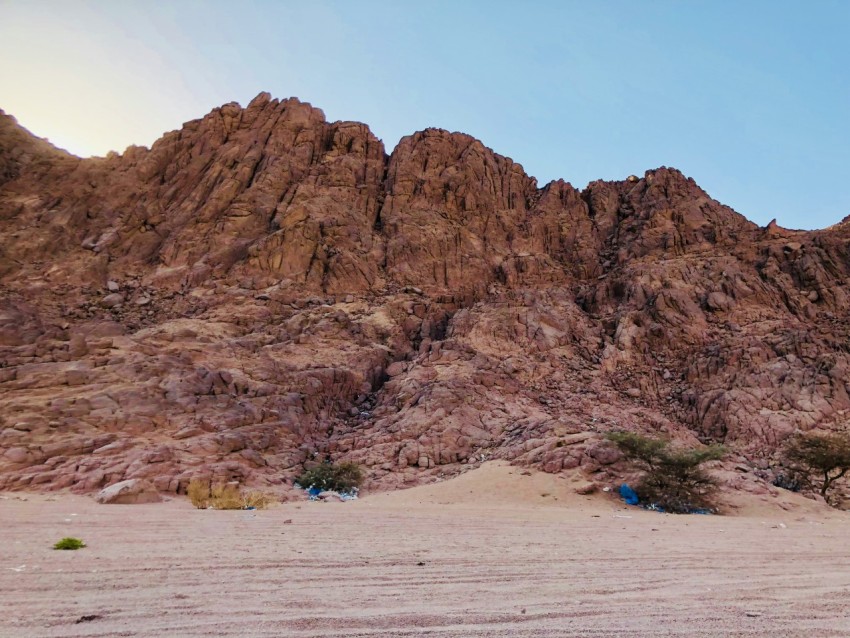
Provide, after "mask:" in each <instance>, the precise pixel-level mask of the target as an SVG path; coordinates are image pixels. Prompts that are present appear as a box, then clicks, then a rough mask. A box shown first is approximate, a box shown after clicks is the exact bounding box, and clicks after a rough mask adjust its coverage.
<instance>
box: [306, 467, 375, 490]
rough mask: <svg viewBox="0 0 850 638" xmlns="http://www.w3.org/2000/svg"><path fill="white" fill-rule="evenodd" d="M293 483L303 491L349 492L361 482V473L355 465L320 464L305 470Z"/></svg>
mask: <svg viewBox="0 0 850 638" xmlns="http://www.w3.org/2000/svg"><path fill="white" fill-rule="evenodd" d="M295 482H296V483H298V484H299V485H300V486H301V487H303V488H304V489H309V488H311V487H315V488H318V489H320V490H332V491H334V492H350V491H351V490H352V489H354V488H355V487H359V486H360V483H362V482H363V471H362V470H361V469H360V466H359V465H357V464H356V463H339V464H338V465H337V464H334V463H322V464H320V465H316V466H315V467H312V468H310V469H308V470H305V471H304V473H303V474H302V475H301V476H299V477H298V478H297V479H296V480H295Z"/></svg>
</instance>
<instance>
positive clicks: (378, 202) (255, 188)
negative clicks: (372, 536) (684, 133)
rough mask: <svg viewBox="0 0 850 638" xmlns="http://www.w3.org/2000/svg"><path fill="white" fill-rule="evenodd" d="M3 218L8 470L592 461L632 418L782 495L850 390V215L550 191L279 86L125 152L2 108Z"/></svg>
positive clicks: (1, 430)
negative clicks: (802, 447) (277, 94)
mask: <svg viewBox="0 0 850 638" xmlns="http://www.w3.org/2000/svg"><path fill="white" fill-rule="evenodd" d="M0 237H1V238H2V239H0V489H59V488H71V489H73V490H77V491H96V490H99V489H101V488H102V487H103V486H105V485H110V484H112V483H115V482H118V481H123V480H128V479H141V480H149V481H151V482H152V483H153V484H154V485H155V487H156V488H157V489H159V490H163V491H171V492H175V491H181V490H184V489H185V487H186V485H187V483H188V481H189V480H190V479H191V478H193V477H208V478H212V479H214V480H217V481H231V480H236V481H240V482H243V483H252V484H257V485H263V484H265V485H282V484H284V483H285V482H286V481H288V480H289V479H291V478H292V477H293V476H294V475H295V474H296V473H298V472H299V471H300V469H301V467H302V464H303V463H304V462H305V461H309V460H315V459H324V458H328V459H332V460H355V461H358V462H360V463H363V464H364V466H365V467H366V469H367V472H368V476H369V481H370V483H371V484H372V485H373V486H378V487H395V486H403V485H411V484H415V483H417V482H421V481H425V480H432V479H433V478H434V477H437V476H447V475H452V474H455V473H457V472H459V471H462V470H463V469H465V468H468V467H471V466H474V465H476V464H478V463H480V462H481V461H482V460H485V459H490V458H506V459H509V460H511V461H513V462H516V463H519V464H528V465H533V466H536V467H540V468H542V469H543V470H545V471H548V472H560V471H564V470H573V469H577V470H580V471H583V472H585V473H586V474H587V476H588V477H589V480H591V479H593V478H594V477H596V478H598V477H599V476H604V475H605V473H606V472H608V471H609V470H610V468H612V467H616V464H617V463H618V461H619V458H618V456H617V455H616V454H615V453H612V450H611V448H610V447H609V446H607V445H604V444H603V443H602V442H601V436H602V434H604V433H605V432H606V431H609V430H611V429H620V428H626V429H634V430H638V431H643V432H649V433H661V434H665V435H668V436H671V437H674V438H677V439H679V440H681V441H683V442H689V443H697V442H698V441H704V442H708V441H721V442H724V443H726V444H727V445H728V446H729V447H730V449H732V450H733V453H734V456H733V458H734V463H737V467H739V470H737V473H736V472H731V473H730V476H729V478H728V481H727V482H728V483H729V484H730V485H732V486H733V487H740V488H745V489H769V488H767V487H764V486H763V485H761V484H760V483H759V482H760V481H761V480H762V479H768V480H769V479H770V468H771V465H772V463H773V461H774V456H775V452H776V450H777V449H778V447H779V446H780V445H781V444H782V442H783V440H784V439H785V438H786V437H787V436H788V435H790V434H791V433H792V432H793V431H795V430H796V429H802V430H806V429H810V428H812V427H815V426H818V427H826V428H829V427H833V426H837V425H840V424H843V423H844V422H846V419H847V411H848V410H849V409H850V397H848V378H849V377H848V369H849V368H848V366H850V354H848V350H850V348H848V345H847V344H848V334H847V333H848V326H850V322H848V318H850V317H848V292H850V287H848V283H850V223H847V221H846V220H845V222H843V223H840V224H837V225H836V226H833V227H831V228H828V229H825V230H821V231H814V232H802V231H791V230H786V229H782V228H779V227H778V226H776V225H775V224H771V225H770V226H768V227H767V228H760V227H758V226H756V225H755V224H752V223H750V222H748V221H747V220H746V219H745V218H744V217H742V216H741V215H739V214H737V213H735V212H734V211H732V210H731V209H729V208H727V207H725V206H723V205H721V204H719V203H718V202H716V201H714V200H712V199H711V198H710V197H709V196H708V195H707V194H706V193H705V192H704V191H702V190H701V189H700V188H699V187H698V186H697V185H696V183H694V181H693V180H691V179H688V178H686V177H685V176H684V175H682V174H681V173H680V172H678V171H676V170H674V169H668V168H660V169H657V170H651V171H647V172H646V174H645V175H644V176H643V177H642V178H636V177H630V178H628V179H625V180H623V181H621V182H601V181H600V182H594V183H592V184H590V185H588V186H587V187H586V188H585V189H584V190H578V189H576V188H574V187H573V186H571V185H570V184H568V183H566V182H563V181H556V182H552V183H550V184H547V185H545V186H543V187H542V188H541V187H538V185H537V183H536V181H535V180H534V179H533V178H531V177H529V176H528V175H526V174H525V172H524V171H523V169H522V167H521V166H520V165H518V164H516V163H515V162H513V161H511V160H510V159H508V158H505V157H502V156H500V155H498V154H496V153H494V152H493V151H492V150H490V149H488V148H487V147H485V146H484V145H483V144H482V143H481V142H479V141H478V140H475V139H473V138H471V137H469V136H467V135H463V134H459V133H449V132H447V131H442V130H438V129H429V130H426V131H423V132H420V133H416V134H414V135H412V136H409V137H406V138H404V139H403V140H402V141H401V142H400V143H399V145H398V147H397V148H396V149H395V150H394V151H393V152H392V154H391V155H389V156H387V155H386V153H385V149H384V146H383V144H382V143H381V141H380V140H378V139H377V138H376V137H375V136H374V135H373V134H372V133H371V132H370V131H369V129H368V128H367V127H366V126H365V125H363V124H358V123H352V122H334V123H329V122H327V121H326V120H325V118H324V115H323V114H322V112H321V111H320V110H318V109H315V108H313V107H312V106H310V105H309V104H305V103H302V102H299V101H298V100H296V99H289V100H283V101H278V100H273V99H271V97H270V96H269V95H268V94H261V95H259V96H258V97H257V98H255V99H254V100H253V101H252V102H251V103H250V104H249V105H248V106H247V107H245V108H242V107H240V106H239V105H237V104H226V105H224V106H222V107H220V108H217V109H214V110H213V111H212V112H211V113H210V114H209V115H207V116H206V117H204V118H202V119H200V120H196V121H193V122H188V123H186V124H185V125H184V126H183V128H182V129H180V130H179V131H173V132H171V133H167V134H166V135H164V136H163V137H162V139H160V140H159V141H158V142H156V143H155V144H154V145H153V147H152V148H151V149H145V148H136V147H131V148H129V149H127V151H125V152H124V154H122V155H117V154H112V155H110V156H109V157H106V158H92V159H79V158H76V157H73V156H70V155H68V154H66V153H64V152H62V151H59V150H57V149H55V148H53V147H52V146H50V145H49V144H48V143H46V142H45V141H43V140H39V139H37V138H35V137H33V136H32V135H30V134H29V133H28V132H26V131H25V130H23V129H21V128H20V127H19V126H18V125H17V124H16V123H15V121H14V120H13V119H12V118H11V117H10V116H7V115H5V114H0Z"/></svg>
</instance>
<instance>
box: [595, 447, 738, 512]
mask: <svg viewBox="0 0 850 638" xmlns="http://www.w3.org/2000/svg"><path fill="white" fill-rule="evenodd" d="M607 438H608V440H609V441H611V442H612V443H614V445H616V446H617V448H619V450H620V451H621V452H622V453H623V455H624V456H625V458H626V460H627V461H628V462H630V463H631V464H632V465H634V466H635V467H637V468H638V469H640V470H643V476H642V477H641V479H640V481H639V482H638V484H637V486H635V492H637V495H638V498H640V500H641V501H643V502H645V503H652V504H654V505H657V506H659V507H662V508H664V509H665V510H666V511H668V512H674V513H677V514H684V513H687V512H692V511H694V510H696V509H714V507H715V504H714V501H713V497H714V493H715V491H716V488H717V484H716V481H715V480H714V479H713V478H712V477H711V476H710V475H709V474H708V473H707V472H706V471H705V469H704V468H702V467H701V465H702V464H703V463H707V462H709V461H717V460H719V459H722V458H723V456H724V455H725V454H726V451H725V449H724V448H723V446H722V445H708V446H706V447H702V448H680V447H672V446H671V445H670V441H668V440H667V439H660V438H652V437H648V436H643V435H641V434H635V433H634V432H612V433H610V434H608V436H607Z"/></svg>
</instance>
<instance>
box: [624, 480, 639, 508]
mask: <svg viewBox="0 0 850 638" xmlns="http://www.w3.org/2000/svg"><path fill="white" fill-rule="evenodd" d="M620 497H621V498H622V499H623V500H624V501H625V502H626V504H627V505H637V504H638V503H639V502H640V499H639V498H638V495H637V493H636V492H635V491H634V490H633V489H632V488H630V487H629V486H628V485H626V484H625V483H623V484H622V485H621V486H620Z"/></svg>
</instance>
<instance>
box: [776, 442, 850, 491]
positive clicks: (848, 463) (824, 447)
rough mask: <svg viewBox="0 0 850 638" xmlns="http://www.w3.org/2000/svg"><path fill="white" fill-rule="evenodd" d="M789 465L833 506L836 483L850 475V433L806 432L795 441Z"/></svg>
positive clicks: (788, 447)
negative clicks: (831, 497) (833, 489)
mask: <svg viewBox="0 0 850 638" xmlns="http://www.w3.org/2000/svg"><path fill="white" fill-rule="evenodd" d="M784 459H785V464H786V465H788V466H789V467H790V468H791V469H792V470H793V471H794V472H795V473H797V474H798V475H799V476H800V477H802V478H803V480H804V481H805V482H806V483H807V484H809V485H810V486H812V487H813V488H814V489H816V490H817V491H818V492H819V493H820V495H821V496H822V497H823V498H824V500H825V501H827V502H829V491H830V489H832V487H834V486H835V482H836V481H838V480H839V479H841V478H843V477H844V475H845V474H847V472H848V471H850V433H848V432H805V433H799V434H796V435H795V436H793V437H791V439H790V440H789V441H788V443H787V444H786V446H785V450H784Z"/></svg>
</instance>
